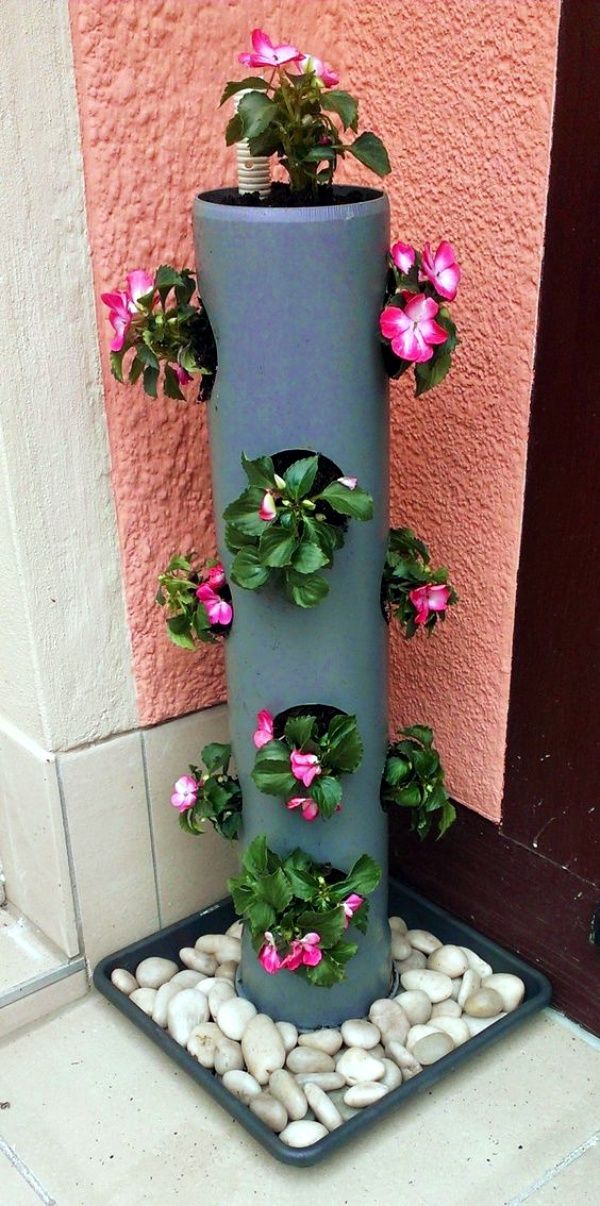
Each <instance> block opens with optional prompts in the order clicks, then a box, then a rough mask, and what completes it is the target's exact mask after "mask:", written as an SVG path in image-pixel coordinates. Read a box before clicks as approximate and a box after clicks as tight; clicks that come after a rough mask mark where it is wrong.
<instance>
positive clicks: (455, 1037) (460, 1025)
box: [430, 1017, 471, 1047]
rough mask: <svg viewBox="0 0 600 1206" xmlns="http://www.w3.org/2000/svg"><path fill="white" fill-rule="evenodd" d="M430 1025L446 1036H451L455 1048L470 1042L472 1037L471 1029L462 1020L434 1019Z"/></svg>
mask: <svg viewBox="0 0 600 1206" xmlns="http://www.w3.org/2000/svg"><path fill="white" fill-rule="evenodd" d="M430 1025H431V1026H433V1027H434V1028H435V1029H436V1030H441V1031H442V1032H443V1033H444V1034H449V1035H450V1038H451V1039H452V1042H453V1043H454V1046H455V1047H460V1046H461V1044H462V1043H466V1042H468V1040H469V1039H470V1037H471V1033H470V1030H469V1027H468V1026H467V1023H466V1022H465V1021H463V1019H462V1018H445V1017H437V1018H432V1019H431V1022H430Z"/></svg>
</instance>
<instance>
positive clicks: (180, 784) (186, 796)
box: [171, 775, 202, 812]
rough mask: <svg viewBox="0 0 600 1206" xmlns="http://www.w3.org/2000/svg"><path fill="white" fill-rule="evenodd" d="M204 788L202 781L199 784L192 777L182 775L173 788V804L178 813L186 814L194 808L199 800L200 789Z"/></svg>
mask: <svg viewBox="0 0 600 1206" xmlns="http://www.w3.org/2000/svg"><path fill="white" fill-rule="evenodd" d="M200 787H202V779H201V780H200V782H199V783H198V781H197V780H196V779H194V778H193V777H192V775H182V776H181V778H180V779H178V780H177V782H176V783H175V784H174V786H173V792H172V795H171V804H172V805H173V808H176V809H177V810H178V812H186V810H187V809H188V808H193V807H194V804H195V803H196V800H197V799H198V789H199V788H200Z"/></svg>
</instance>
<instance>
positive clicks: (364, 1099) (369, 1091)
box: [344, 1080, 389, 1110]
mask: <svg viewBox="0 0 600 1206" xmlns="http://www.w3.org/2000/svg"><path fill="white" fill-rule="evenodd" d="M387 1093H389V1089H388V1088H387V1085H384V1084H379V1083H378V1082H376V1081H372V1080H365V1081H363V1082H362V1083H361V1084H358V1085H352V1086H351V1087H350V1088H349V1089H347V1091H346V1092H345V1093H344V1101H345V1102H346V1105H348V1106H352V1109H354V1110H362V1109H364V1107H365V1106H370V1105H373V1103H374V1102H375V1101H379V1099H380V1098H381V1097H385V1096H386V1094H387Z"/></svg>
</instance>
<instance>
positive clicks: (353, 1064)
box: [288, 1047, 385, 1085]
mask: <svg viewBox="0 0 600 1206" xmlns="http://www.w3.org/2000/svg"><path fill="white" fill-rule="evenodd" d="M288 1058H289V1057H288ZM336 1072H340V1073H341V1075H342V1076H344V1077H345V1079H346V1081H347V1082H348V1084H349V1085H356V1084H359V1083H360V1082H361V1081H365V1080H381V1078H382V1077H383V1074H384V1072H385V1068H384V1066H383V1063H382V1062H381V1060H380V1059H375V1058H374V1057H373V1056H372V1055H370V1054H369V1052H368V1051H363V1049H362V1047H348V1049H347V1051H344V1053H343V1055H342V1056H340V1057H339V1058H338V1062H337V1064H336Z"/></svg>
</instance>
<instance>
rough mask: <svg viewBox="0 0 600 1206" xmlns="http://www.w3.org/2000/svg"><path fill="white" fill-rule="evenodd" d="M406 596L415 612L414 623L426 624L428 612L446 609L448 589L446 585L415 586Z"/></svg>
mask: <svg viewBox="0 0 600 1206" xmlns="http://www.w3.org/2000/svg"><path fill="white" fill-rule="evenodd" d="M408 597H409V599H410V601H411V603H412V605H413V607H414V608H415V610H416V613H417V614H416V616H415V624H426V623H427V620H428V619H429V613H430V612H433V611H445V610H446V608H447V606H448V599H449V598H450V589H449V587H447V586H417V587H416V589H415V590H411V592H410V594H409V596H408Z"/></svg>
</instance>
